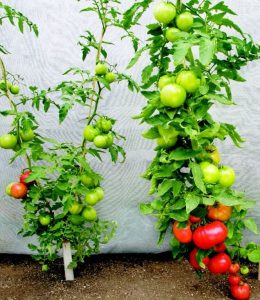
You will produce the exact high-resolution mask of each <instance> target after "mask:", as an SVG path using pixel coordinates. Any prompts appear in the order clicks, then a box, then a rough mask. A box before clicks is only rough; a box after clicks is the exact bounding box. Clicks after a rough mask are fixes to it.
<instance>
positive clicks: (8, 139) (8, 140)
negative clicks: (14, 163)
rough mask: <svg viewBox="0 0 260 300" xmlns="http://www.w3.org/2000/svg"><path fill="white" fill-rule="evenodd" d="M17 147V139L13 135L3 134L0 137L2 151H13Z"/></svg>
mask: <svg viewBox="0 0 260 300" xmlns="http://www.w3.org/2000/svg"><path fill="white" fill-rule="evenodd" d="M16 145H17V137H16V136H15V135H13V134H4V135H2V136H1V137H0V147H1V148H4V149H14V148H15V146H16Z"/></svg>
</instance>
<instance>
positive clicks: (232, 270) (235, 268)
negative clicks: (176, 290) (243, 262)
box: [229, 263, 240, 274]
mask: <svg viewBox="0 0 260 300" xmlns="http://www.w3.org/2000/svg"><path fill="white" fill-rule="evenodd" d="M239 270H240V265H239V264H238V263H235V264H232V265H231V266H230V268H229V273H230V274H236V273H238V272H239Z"/></svg>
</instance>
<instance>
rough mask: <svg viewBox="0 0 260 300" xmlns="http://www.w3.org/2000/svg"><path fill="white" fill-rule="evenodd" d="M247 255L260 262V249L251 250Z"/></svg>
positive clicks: (255, 261) (254, 261)
mask: <svg viewBox="0 0 260 300" xmlns="http://www.w3.org/2000/svg"><path fill="white" fill-rule="evenodd" d="M247 257H248V259H249V260H250V261H251V262H253V263H260V249H259V248H258V249H256V250H253V251H252V252H249V253H248V256H247Z"/></svg>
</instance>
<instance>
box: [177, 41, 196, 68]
mask: <svg viewBox="0 0 260 300" xmlns="http://www.w3.org/2000/svg"><path fill="white" fill-rule="evenodd" d="M191 46H192V44H191V43H189V42H183V41H182V42H178V43H177V45H176V46H175V48H174V53H173V58H174V65H175V66H178V65H179V64H182V63H183V61H184V60H185V57H186V55H187V54H188V51H189V50H190V48H191Z"/></svg>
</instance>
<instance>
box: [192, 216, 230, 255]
mask: <svg viewBox="0 0 260 300" xmlns="http://www.w3.org/2000/svg"><path fill="white" fill-rule="evenodd" d="M227 235H228V229H227V227H226V226H225V224H223V223H222V222H219V221H214V222H212V223H210V224H207V225H204V226H200V227H198V228H197V229H195V231H194V233H193V241H194V243H195V245H196V246H197V247H198V248H200V249H205V250H206V249H210V248H212V247H214V246H216V245H217V244H220V243H222V242H224V241H225V239H226V237H227Z"/></svg>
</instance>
